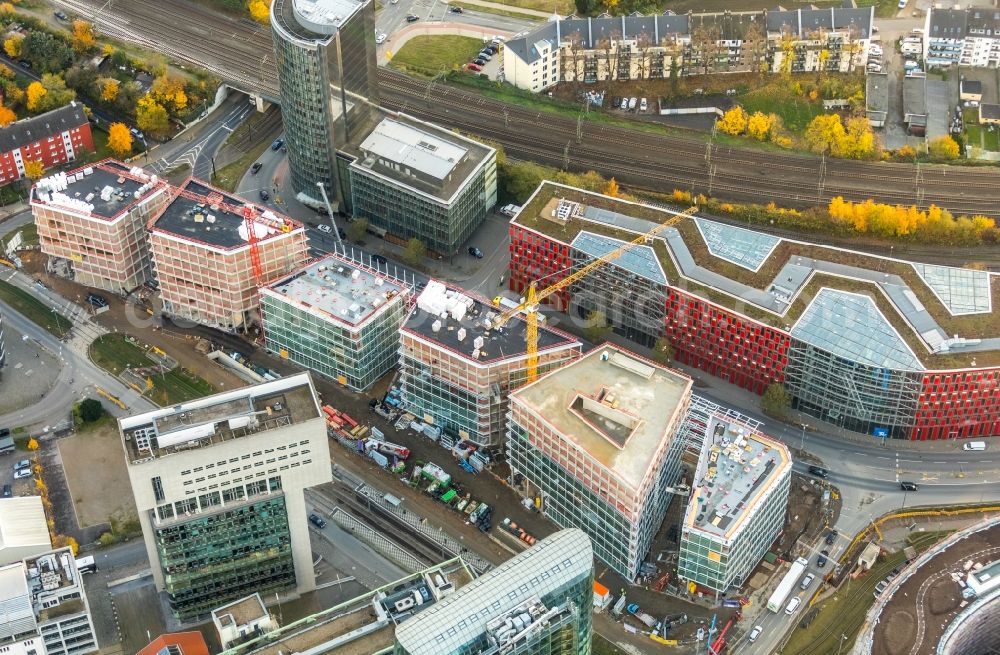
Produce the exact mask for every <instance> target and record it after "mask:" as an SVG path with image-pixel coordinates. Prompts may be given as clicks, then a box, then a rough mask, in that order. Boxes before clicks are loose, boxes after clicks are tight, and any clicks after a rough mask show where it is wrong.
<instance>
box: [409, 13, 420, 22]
mask: <svg viewBox="0 0 1000 655" xmlns="http://www.w3.org/2000/svg"><path fill="white" fill-rule="evenodd" d="M418 20H420V16H414V15H413V14H410V15H409V16H407V17H406V22H407V23H416V22H417V21H418Z"/></svg>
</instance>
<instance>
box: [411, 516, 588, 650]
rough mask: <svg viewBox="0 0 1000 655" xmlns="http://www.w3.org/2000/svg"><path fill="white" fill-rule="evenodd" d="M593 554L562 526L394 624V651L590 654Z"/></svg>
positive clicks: (584, 538)
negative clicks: (408, 617)
mask: <svg viewBox="0 0 1000 655" xmlns="http://www.w3.org/2000/svg"><path fill="white" fill-rule="evenodd" d="M593 558H594V554H593V551H592V550H591V548H590V541H589V539H588V538H587V535H586V534H584V532H583V531H582V530H562V531H560V532H557V533H555V534H553V535H551V536H549V537H547V538H545V539H542V540H541V541H539V542H538V543H537V544H535V545H534V546H533V547H531V548H529V549H528V550H526V551H524V552H523V553H520V554H519V555H516V556H514V557H512V558H511V559H509V560H508V561H507V562H505V563H504V564H503V565H501V566H499V567H497V568H495V569H493V570H492V571H490V572H488V573H486V574H484V575H482V576H480V577H479V578H477V579H476V580H473V581H472V582H470V583H469V584H467V585H465V586H464V587H462V588H461V589H459V590H458V591H456V592H454V593H452V594H451V595H449V596H447V597H445V598H444V599H443V600H441V601H439V602H437V603H435V604H434V605H432V606H431V607H430V608H428V609H426V610H424V611H422V612H420V613H418V614H417V615H416V616H414V617H412V618H410V619H408V620H407V621H406V622H404V623H402V624H401V625H400V626H399V627H398V628H397V629H396V640H395V646H394V649H393V653H394V655H499V654H500V653H504V654H509V655H589V653H590V648H591V633H592V609H593V586H594V559H593Z"/></svg>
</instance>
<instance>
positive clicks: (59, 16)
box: [54, 11, 69, 22]
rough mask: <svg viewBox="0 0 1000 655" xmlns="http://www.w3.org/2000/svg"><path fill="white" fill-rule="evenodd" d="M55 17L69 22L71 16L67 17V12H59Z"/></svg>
mask: <svg viewBox="0 0 1000 655" xmlns="http://www.w3.org/2000/svg"><path fill="white" fill-rule="evenodd" d="M54 16H55V17H56V18H58V19H59V20H61V21H63V22H67V21H69V16H67V15H66V13H65V12H62V11H57V12H55V14H54Z"/></svg>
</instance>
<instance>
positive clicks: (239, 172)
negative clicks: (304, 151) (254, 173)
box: [212, 142, 271, 193]
mask: <svg viewBox="0 0 1000 655" xmlns="http://www.w3.org/2000/svg"><path fill="white" fill-rule="evenodd" d="M270 147H271V144H270V143H268V142H265V143H261V144H260V145H259V146H257V147H256V148H254V149H252V150H250V152H247V153H245V154H244V155H243V156H242V157H240V158H239V159H237V160H236V161H234V162H233V163H231V164H226V165H225V166H223V167H222V168H220V169H218V170H216V171H215V175H213V176H212V184H214V185H215V186H217V187H219V188H220V189H225V190H226V191H229V192H230V193H233V192H235V191H236V185H237V184H239V183H240V180H241V179H243V175H244V173H246V172H247V169H249V168H250V167H251V166H252V165H253V163H254V162H255V161H257V158H259V157H260V156H261V154H262V153H263V152H264V151H265V150H267V149H268V148H270Z"/></svg>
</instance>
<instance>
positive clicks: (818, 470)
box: [809, 466, 830, 479]
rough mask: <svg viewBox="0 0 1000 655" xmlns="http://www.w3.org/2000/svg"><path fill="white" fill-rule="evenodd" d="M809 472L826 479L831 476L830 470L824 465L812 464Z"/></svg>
mask: <svg viewBox="0 0 1000 655" xmlns="http://www.w3.org/2000/svg"><path fill="white" fill-rule="evenodd" d="M809 473H811V474H812V475H815V476H816V477H817V478H824V479H825V478H827V477H829V475H830V472H829V471H827V470H826V469H825V468H823V467H822V466H810V467H809Z"/></svg>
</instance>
